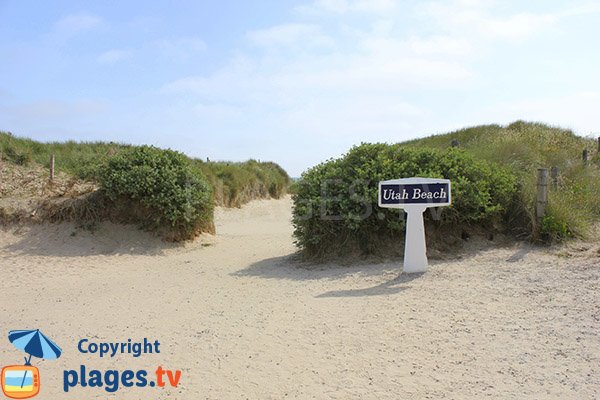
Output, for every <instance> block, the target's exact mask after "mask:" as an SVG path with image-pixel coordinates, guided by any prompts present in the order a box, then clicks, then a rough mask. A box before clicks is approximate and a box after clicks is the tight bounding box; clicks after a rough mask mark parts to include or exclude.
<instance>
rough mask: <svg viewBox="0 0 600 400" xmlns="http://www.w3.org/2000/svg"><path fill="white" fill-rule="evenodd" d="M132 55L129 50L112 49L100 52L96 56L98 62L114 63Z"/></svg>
mask: <svg viewBox="0 0 600 400" xmlns="http://www.w3.org/2000/svg"><path fill="white" fill-rule="evenodd" d="M131 56H132V53H131V51H129V50H119V49H112V50H108V51H105V52H104V53H102V54H100V55H99V56H98V58H97V60H98V62H99V63H100V64H106V65H114V64H116V63H118V62H120V61H123V60H126V59H127V58H130V57H131Z"/></svg>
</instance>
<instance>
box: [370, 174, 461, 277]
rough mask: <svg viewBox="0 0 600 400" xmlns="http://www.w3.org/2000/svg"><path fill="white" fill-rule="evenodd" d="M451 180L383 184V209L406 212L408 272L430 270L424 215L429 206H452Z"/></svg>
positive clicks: (405, 253)
mask: <svg viewBox="0 0 600 400" xmlns="http://www.w3.org/2000/svg"><path fill="white" fill-rule="evenodd" d="M450 202H451V189H450V181H449V180H448V179H434V178H404V179H393V180H389V181H382V182H379V207H384V208H402V209H404V211H406V214H407V221H406V239H405V244H404V272H407V273H413V272H425V271H427V265H428V262H427V248H426V243H425V226H424V224H423V212H424V211H425V210H426V209H427V208H429V207H441V206H449V205H450Z"/></svg>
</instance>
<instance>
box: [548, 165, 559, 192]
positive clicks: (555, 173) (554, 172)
mask: <svg viewBox="0 0 600 400" xmlns="http://www.w3.org/2000/svg"><path fill="white" fill-rule="evenodd" d="M550 176H551V177H552V189H554V190H556V189H558V167H556V166H555V167H552V168H551V169H550Z"/></svg>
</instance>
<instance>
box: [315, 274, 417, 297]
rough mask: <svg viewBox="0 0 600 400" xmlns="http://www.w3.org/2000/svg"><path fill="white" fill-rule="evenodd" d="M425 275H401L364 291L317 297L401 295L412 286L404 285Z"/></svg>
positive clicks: (346, 291) (330, 293) (335, 291)
mask: <svg viewBox="0 0 600 400" xmlns="http://www.w3.org/2000/svg"><path fill="white" fill-rule="evenodd" d="M423 274H424V273H418V274H404V273H401V274H400V275H398V276H397V277H395V278H394V279H390V280H389V281H387V282H383V283H380V284H379V285H376V286H373V287H370V288H364V289H348V290H332V291H330V292H325V293H323V294H320V295H318V296H317V297H363V296H382V295H390V294H396V293H400V292H401V291H403V290H406V289H409V288H410V286H406V285H403V284H404V283H407V282H410V281H413V280H415V279H419V278H421V277H422V276H423Z"/></svg>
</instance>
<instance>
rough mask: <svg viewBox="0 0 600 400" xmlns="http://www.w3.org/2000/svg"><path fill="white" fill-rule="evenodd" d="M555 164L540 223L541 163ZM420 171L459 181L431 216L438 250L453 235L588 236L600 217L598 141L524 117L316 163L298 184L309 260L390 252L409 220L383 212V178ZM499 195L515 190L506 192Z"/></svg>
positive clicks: (297, 212) (301, 233)
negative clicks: (389, 244)
mask: <svg viewBox="0 0 600 400" xmlns="http://www.w3.org/2000/svg"><path fill="white" fill-rule="evenodd" d="M456 145H457V146H456ZM454 146H456V147H458V148H453V147H454ZM584 149H587V150H588V154H589V162H588V163H587V165H584V163H583V161H582V152H583V150H584ZM552 167H557V168H558V170H559V176H558V181H557V188H553V187H552V186H553V185H552V183H551V182H550V187H551V188H550V190H549V200H548V206H547V209H546V215H545V216H544V217H543V218H542V219H541V220H538V219H537V217H536V213H535V206H536V193H537V173H538V169H539V168H547V169H548V170H550V169H551V168H552ZM498 174H499V175H498ZM410 176H428V177H440V178H441V177H443V178H448V179H451V180H452V182H453V204H452V206H451V207H449V208H448V209H447V210H446V211H444V212H443V213H442V217H441V220H439V221H431V224H430V225H431V226H430V228H431V229H428V230H427V232H428V233H427V235H428V243H429V244H430V245H432V247H436V246H437V247H440V248H442V247H444V246H446V245H447V244H448V243H450V242H451V241H448V243H446V242H445V241H446V240H448V239H452V237H456V239H457V240H456V241H454V240H452V241H453V242H454V243H460V242H461V239H462V238H463V237H469V236H470V235H471V234H479V235H485V236H486V237H494V235H495V234H496V233H502V234H506V235H507V236H509V237H513V238H517V239H528V240H532V241H544V242H550V243H551V242H555V241H559V240H564V239H567V238H570V237H578V238H586V237H589V236H590V234H591V233H592V232H593V230H592V229H590V228H591V227H593V226H595V225H597V224H598V223H599V222H600V201H599V200H600V155H599V154H598V150H597V142H596V141H595V139H592V138H585V137H581V136H577V135H575V134H574V133H573V132H572V131H570V130H568V129H562V128H557V127H552V126H548V125H545V124H541V123H530V122H523V121H517V122H515V123H512V124H510V125H507V126H500V125H483V126H476V127H471V128H466V129H461V130H458V131H455V132H451V133H448V134H443V135H434V136H430V137H425V138H421V139H416V140H411V141H407V142H403V143H398V144H368V143H363V144H361V145H360V146H355V147H353V148H352V149H350V150H349V152H348V153H347V154H345V155H344V156H342V157H340V158H338V159H332V160H328V161H326V162H324V163H322V164H319V165H317V166H315V167H313V168H310V169H309V170H307V171H306V172H304V173H303V174H302V178H301V179H300V181H299V182H297V183H295V184H294V186H293V188H292V190H293V192H294V195H293V198H294V220H293V222H294V226H295V236H296V241H297V243H298V245H299V246H300V247H301V248H302V249H303V250H304V253H305V255H307V256H309V257H310V256H317V257H319V256H322V255H325V254H336V253H344V252H346V251H347V250H349V249H348V247H349V248H350V249H356V248H359V247H360V248H361V251H362V252H363V253H366V254H372V253H375V254H376V253H381V254H386V252H387V248H386V241H385V240H384V239H388V238H390V237H393V239H394V242H395V243H397V242H398V240H399V239H400V238H401V237H403V235H404V226H403V220H402V224H398V226H395V225H393V224H394V223H396V221H394V220H392V219H390V218H387V217H386V216H387V214H388V211H386V210H381V209H379V208H378V206H377V186H376V184H377V182H378V181H380V180H385V179H394V178H404V177H410ZM328 182H329V183H328ZM331 183H333V184H331ZM324 187H327V190H328V191H325V190H324V189H323V188H324ZM503 188H506V189H507V190H503ZM499 191H500V192H502V193H505V194H507V195H506V196H500V195H499V194H498V192H499ZM508 195H509V197H510V198H508V197H507V196H508ZM324 209H325V210H327V211H328V212H329V211H331V213H332V216H335V218H323V216H322V215H320V214H319V210H324ZM365 210H377V212H371V213H365V212H364V211H365ZM321 214H323V213H322V212H321ZM364 215H367V217H365V216H364ZM326 217H329V215H326ZM425 217H426V222H427V215H426V216H425ZM444 227H446V228H448V227H449V229H444ZM436 231H438V233H439V234H437V233H436ZM465 234H466V235H465ZM340 249H341V250H342V251H340Z"/></svg>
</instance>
